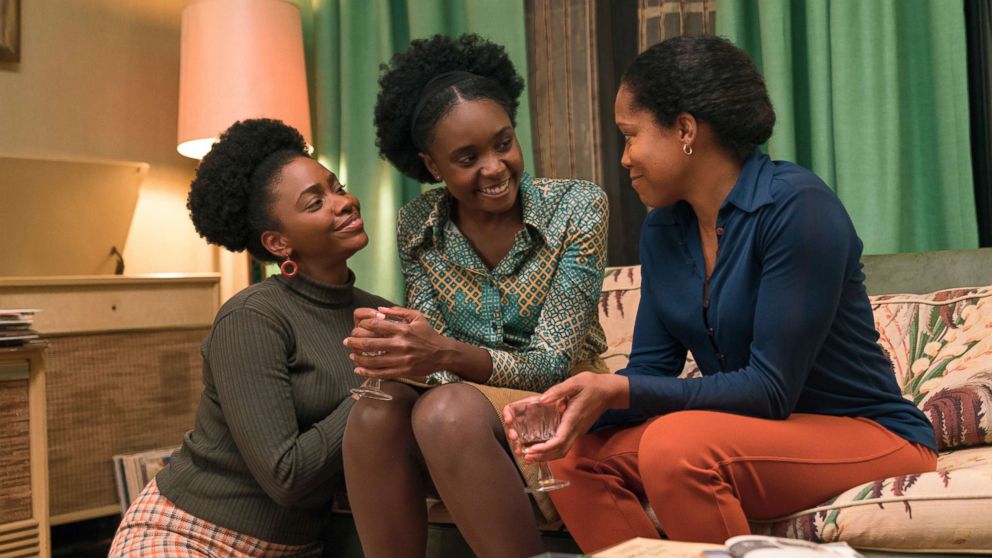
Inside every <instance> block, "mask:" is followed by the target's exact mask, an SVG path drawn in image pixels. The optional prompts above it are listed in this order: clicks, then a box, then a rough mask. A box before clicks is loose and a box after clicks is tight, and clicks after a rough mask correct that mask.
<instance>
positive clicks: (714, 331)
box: [706, 328, 716, 337]
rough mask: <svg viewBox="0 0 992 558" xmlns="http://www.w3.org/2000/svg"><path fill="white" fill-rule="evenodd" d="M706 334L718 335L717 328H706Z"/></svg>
mask: <svg viewBox="0 0 992 558" xmlns="http://www.w3.org/2000/svg"><path fill="white" fill-rule="evenodd" d="M706 334H707V335H709V336H710V337H714V336H715V335H716V330H715V329H713V328H709V329H707V330H706Z"/></svg>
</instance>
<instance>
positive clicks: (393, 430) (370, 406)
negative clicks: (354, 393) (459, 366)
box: [345, 382, 420, 446]
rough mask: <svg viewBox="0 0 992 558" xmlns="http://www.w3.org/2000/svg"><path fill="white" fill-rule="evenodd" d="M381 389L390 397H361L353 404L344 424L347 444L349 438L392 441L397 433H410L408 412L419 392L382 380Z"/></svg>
mask: <svg viewBox="0 0 992 558" xmlns="http://www.w3.org/2000/svg"><path fill="white" fill-rule="evenodd" d="M382 389H383V391H385V392H386V393H388V394H390V395H392V396H393V399H392V400H391V401H380V400H376V399H366V398H362V399H359V400H358V401H357V402H356V403H355V406H354V407H352V409H351V413H350V414H349V415H348V424H347V426H346V427H345V445H346V446H348V445H350V444H349V440H361V443H362V445H365V444H367V443H368V441H369V440H373V439H377V440H382V441H386V442H388V443H395V442H396V441H397V440H396V438H397V437H407V438H409V437H410V436H411V429H410V413H411V411H412V409H413V406H414V404H415V403H416V401H417V398H418V397H419V395H420V394H419V393H418V392H417V391H416V390H415V389H414V388H412V387H410V386H408V385H406V384H402V383H399V382H383V383H382Z"/></svg>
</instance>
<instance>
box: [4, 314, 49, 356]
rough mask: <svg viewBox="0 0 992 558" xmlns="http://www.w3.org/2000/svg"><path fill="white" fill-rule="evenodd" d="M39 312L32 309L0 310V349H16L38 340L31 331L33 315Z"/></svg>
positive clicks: (35, 334) (36, 335)
mask: <svg viewBox="0 0 992 558" xmlns="http://www.w3.org/2000/svg"><path fill="white" fill-rule="evenodd" d="M38 312H41V310H37V309H34V308H0V347H16V346H19V345H24V344H25V343H29V342H31V341H32V340H33V339H37V338H38V332H37V331H35V330H33V329H31V324H32V323H33V322H34V315H35V314H37V313H38Z"/></svg>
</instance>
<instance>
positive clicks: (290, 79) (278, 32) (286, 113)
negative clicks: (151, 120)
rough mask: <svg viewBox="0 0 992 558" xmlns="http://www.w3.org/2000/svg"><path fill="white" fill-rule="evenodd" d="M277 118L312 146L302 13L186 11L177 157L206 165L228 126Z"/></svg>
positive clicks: (239, 4)
mask: <svg viewBox="0 0 992 558" xmlns="http://www.w3.org/2000/svg"><path fill="white" fill-rule="evenodd" d="M246 118H275V119H278V120H282V121H283V122H285V123H286V124H288V125H290V126H293V127H294V128H296V129H297V130H299V131H300V133H302V134H303V137H304V138H305V139H306V140H307V144H312V142H311V136H310V105H309V102H308V99H307V77H306V66H305V64H304V58H303V30H302V26H301V24H300V12H299V10H298V9H297V7H296V6H294V5H293V4H291V3H289V2H286V1H283V0H197V1H194V2H193V3H191V4H190V5H189V6H187V7H186V8H185V9H184V10H183V16H182V40H181V51H180V67H179V145H178V147H177V149H178V150H179V153H181V154H183V155H185V156H187V157H192V158H194V159H200V158H202V157H203V156H204V155H205V154H206V153H207V151H209V150H210V147H211V145H212V144H213V142H214V141H215V140H216V139H217V137H218V136H220V134H221V132H223V131H224V130H226V129H227V128H228V127H229V126H230V125H231V124H234V123H235V122H236V121H238V120H244V119H246Z"/></svg>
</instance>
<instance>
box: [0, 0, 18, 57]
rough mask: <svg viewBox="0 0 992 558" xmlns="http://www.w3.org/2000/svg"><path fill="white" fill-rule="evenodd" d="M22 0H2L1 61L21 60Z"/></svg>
mask: <svg viewBox="0 0 992 558" xmlns="http://www.w3.org/2000/svg"><path fill="white" fill-rule="evenodd" d="M20 3H21V0H0V62H20V61H21V29H20V27H21V26H20V23H21V17H20V15H21V10H20V8H21V6H20Z"/></svg>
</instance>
